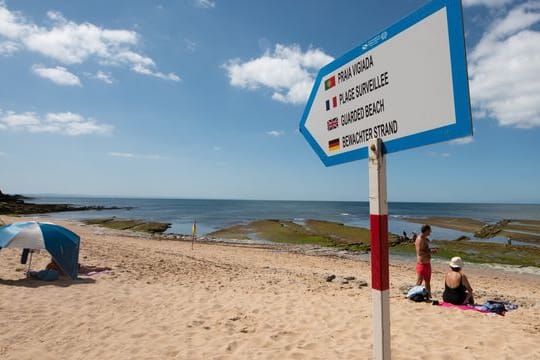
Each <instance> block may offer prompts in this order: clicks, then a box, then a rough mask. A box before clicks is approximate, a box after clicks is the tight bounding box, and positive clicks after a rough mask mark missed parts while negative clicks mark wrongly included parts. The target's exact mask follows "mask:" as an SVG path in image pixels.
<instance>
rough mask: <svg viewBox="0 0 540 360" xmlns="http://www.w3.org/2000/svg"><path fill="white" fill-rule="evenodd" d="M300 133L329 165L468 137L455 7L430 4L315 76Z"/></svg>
mask: <svg viewBox="0 0 540 360" xmlns="http://www.w3.org/2000/svg"><path fill="white" fill-rule="evenodd" d="M300 131H301V132H302V133H303V134H304V136H305V137H306V139H307V140H308V142H309V143H310V144H311V145H312V147H313V148H314V149H315V151H316V152H317V154H318V155H319V156H320V157H321V159H322V161H323V162H324V163H325V164H326V165H327V166H329V165H336V164H340V163H344V162H349V161H352V160H357V159H361V158H366V157H367V143H368V141H369V140H370V139H375V138H381V139H382V140H383V143H384V146H385V152H393V151H399V150H404V149H408V148H412V147H416V146H421V145H425V144H430V143H435V142H439V141H447V140H450V139H454V138H458V137H463V136H466V135H470V134H472V126H471V117H470V103H469V91H468V79H467V68H466V59H465V45H464V39H463V23H462V17H461V3H460V1H455V0H450V1H448V0H447V1H433V2H431V3H430V4H428V5H427V6H426V7H424V8H422V9H420V10H418V11H417V12H416V13H414V14H412V15H410V16H409V17H407V18H405V19H403V20H402V21H400V22H399V23H397V24H395V25H394V26H392V27H390V28H389V29H387V30H385V31H383V32H381V33H380V34H378V35H377V36H375V37H374V38H373V39H371V40H369V41H368V42H366V43H364V44H363V45H361V46H359V47H358V48H356V49H353V50H352V51H350V52H349V53H347V54H345V55H344V56H343V57H341V58H339V59H337V60H335V61H334V62H332V63H330V64H329V65H327V66H325V67H324V68H323V69H321V71H320V73H319V75H318V77H317V80H316V82H315V85H314V88H313V90H312V93H311V96H310V99H309V101H308V104H307V106H306V110H305V111H304V116H303V118H302V121H301V123H300Z"/></svg>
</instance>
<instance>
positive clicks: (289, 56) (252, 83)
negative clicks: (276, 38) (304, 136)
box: [223, 44, 333, 104]
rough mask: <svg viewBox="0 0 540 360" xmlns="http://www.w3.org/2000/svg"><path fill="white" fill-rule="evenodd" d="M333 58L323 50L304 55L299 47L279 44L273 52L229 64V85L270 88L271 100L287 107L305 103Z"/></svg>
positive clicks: (308, 52) (310, 50)
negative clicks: (320, 71) (314, 82)
mask: <svg viewBox="0 0 540 360" xmlns="http://www.w3.org/2000/svg"><path fill="white" fill-rule="evenodd" d="M332 60H333V58H332V57H331V56H330V55H327V54H325V53H324V52H323V51H322V50H320V49H309V50H307V51H306V52H302V50H301V49H300V47H299V46H297V45H292V46H285V45H281V44H277V45H276V46H275V49H274V52H273V53H271V52H269V51H267V52H266V53H265V54H264V55H263V56H261V57H259V58H256V59H251V60H248V61H246V62H241V61H240V60H238V59H235V60H230V61H228V62H227V63H226V64H225V65H223V67H224V68H225V69H226V70H227V72H228V76H229V80H230V84H231V85H232V86H237V87H241V88H245V89H250V90H254V89H258V88H259V87H267V88H270V89H272V90H273V91H274V93H273V94H272V98H273V99H274V100H277V101H281V102H285V103H293V104H300V103H305V102H306V100H307V98H308V96H309V92H310V90H311V87H312V86H313V81H314V77H315V74H316V73H317V71H318V70H319V69H320V68H321V67H322V66H324V65H326V64H328V63H329V62H330V61H332Z"/></svg>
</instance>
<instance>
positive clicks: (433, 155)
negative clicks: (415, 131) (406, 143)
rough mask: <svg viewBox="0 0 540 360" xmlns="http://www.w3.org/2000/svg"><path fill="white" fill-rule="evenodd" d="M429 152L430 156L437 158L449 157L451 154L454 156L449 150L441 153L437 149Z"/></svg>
mask: <svg viewBox="0 0 540 360" xmlns="http://www.w3.org/2000/svg"><path fill="white" fill-rule="evenodd" d="M427 154H428V156H430V157H435V158H449V157H450V156H452V155H451V154H450V153H447V152H443V153H440V152H435V151H428V152H427Z"/></svg>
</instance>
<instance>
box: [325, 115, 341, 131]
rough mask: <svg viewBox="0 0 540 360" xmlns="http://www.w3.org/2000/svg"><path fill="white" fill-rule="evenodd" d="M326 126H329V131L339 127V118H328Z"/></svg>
mask: <svg viewBox="0 0 540 360" xmlns="http://www.w3.org/2000/svg"><path fill="white" fill-rule="evenodd" d="M326 126H327V127H328V131H330V130H334V129H337V127H338V126H339V123H338V118H337V117H336V118H333V119H330V120H328V121H327V122H326Z"/></svg>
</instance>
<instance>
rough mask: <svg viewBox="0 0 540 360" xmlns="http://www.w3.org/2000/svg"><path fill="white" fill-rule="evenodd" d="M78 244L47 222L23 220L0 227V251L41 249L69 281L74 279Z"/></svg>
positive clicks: (62, 229)
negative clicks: (66, 275)
mask: <svg viewBox="0 0 540 360" xmlns="http://www.w3.org/2000/svg"><path fill="white" fill-rule="evenodd" d="M79 242H80V237H79V235H77V234H75V233H74V232H72V231H71V230H68V229H66V228H65V227H63V226H60V225H55V224H51V223H42V222H37V221H27V222H17V223H13V224H9V225H4V226H2V227H0V249H1V248H19V249H33V250H37V249H45V250H47V251H48V252H49V253H50V254H51V256H52V258H53V259H54V261H56V263H57V264H58V266H60V268H61V269H62V271H64V272H65V273H66V274H68V275H69V276H70V277H71V278H72V279H77V269H78V265H79Z"/></svg>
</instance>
